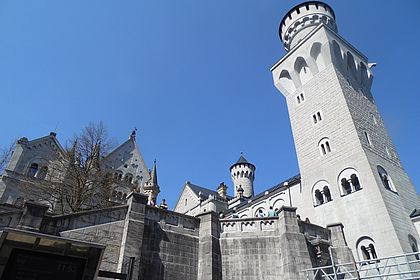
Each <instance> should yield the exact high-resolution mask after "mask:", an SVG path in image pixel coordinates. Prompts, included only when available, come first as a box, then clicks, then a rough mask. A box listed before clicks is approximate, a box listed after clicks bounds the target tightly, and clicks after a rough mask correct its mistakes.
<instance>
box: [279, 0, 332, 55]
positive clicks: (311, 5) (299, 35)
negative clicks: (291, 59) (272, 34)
mask: <svg viewBox="0 0 420 280" xmlns="http://www.w3.org/2000/svg"><path fill="white" fill-rule="evenodd" d="M321 24H325V25H327V26H328V27H330V28H331V29H332V30H334V31H335V32H337V25H336V24H335V15H334V11H333V10H332V9H331V7H330V6H328V5H327V4H325V3H322V2H318V1H309V2H305V3H302V4H299V5H297V6H295V7H294V8H292V9H291V10H290V11H289V12H288V13H287V14H286V15H285V16H284V18H283V20H282V21H281V23H280V27H279V35H280V39H281V41H282V42H283V44H284V48H285V49H286V51H289V50H290V49H292V48H293V47H294V46H296V45H297V44H298V43H299V42H300V41H301V40H302V39H303V38H304V37H305V36H306V35H308V34H309V33H310V32H311V31H312V30H314V29H315V28H316V27H317V26H318V25H321Z"/></svg>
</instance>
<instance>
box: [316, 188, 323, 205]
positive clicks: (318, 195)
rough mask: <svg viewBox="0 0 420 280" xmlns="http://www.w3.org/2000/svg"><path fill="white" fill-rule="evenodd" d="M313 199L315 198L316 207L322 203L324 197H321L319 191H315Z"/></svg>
mask: <svg viewBox="0 0 420 280" xmlns="http://www.w3.org/2000/svg"><path fill="white" fill-rule="evenodd" d="M315 198H316V202H317V205H320V204H323V203H324V196H323V195H322V193H321V191H320V190H315Z"/></svg>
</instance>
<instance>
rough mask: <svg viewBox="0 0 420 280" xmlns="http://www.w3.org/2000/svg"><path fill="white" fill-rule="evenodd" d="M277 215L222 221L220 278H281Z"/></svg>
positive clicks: (225, 279)
mask: <svg viewBox="0 0 420 280" xmlns="http://www.w3.org/2000/svg"><path fill="white" fill-rule="evenodd" d="M276 224H277V218H265V219H256V218H251V219H242V220H240V221H234V220H232V221H223V222H222V228H221V231H222V233H221V237H220V247H221V254H222V275H223V279H224V280H227V279H244V280H245V279H273V280H274V279H281V278H280V277H281V276H282V275H281V274H280V266H279V265H280V257H281V256H280V254H279V252H280V239H279V238H278V232H277V231H276Z"/></svg>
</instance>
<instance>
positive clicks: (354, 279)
mask: <svg viewBox="0 0 420 280" xmlns="http://www.w3.org/2000/svg"><path fill="white" fill-rule="evenodd" d="M304 272H305V274H306V279H307V280H339V279H348V280H363V279H380V280H391V279H404V280H408V279H420V253H410V254H404V255H397V256H390V257H386V258H378V259H370V260H363V261H357V262H353V263H344V264H333V265H329V266H321V267H316V268H312V269H307V270H304Z"/></svg>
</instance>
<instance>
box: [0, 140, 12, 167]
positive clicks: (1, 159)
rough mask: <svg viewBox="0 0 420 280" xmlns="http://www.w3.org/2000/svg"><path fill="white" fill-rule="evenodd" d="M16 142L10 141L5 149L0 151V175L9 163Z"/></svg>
mask: <svg viewBox="0 0 420 280" xmlns="http://www.w3.org/2000/svg"><path fill="white" fill-rule="evenodd" d="M15 143H16V141H12V142H11V143H10V144H9V145H8V146H7V147H5V148H3V149H1V150H0V174H2V173H3V171H4V169H5V168H6V165H7V164H8V163H9V160H10V158H11V157H12V154H13V151H14V149H15Z"/></svg>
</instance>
